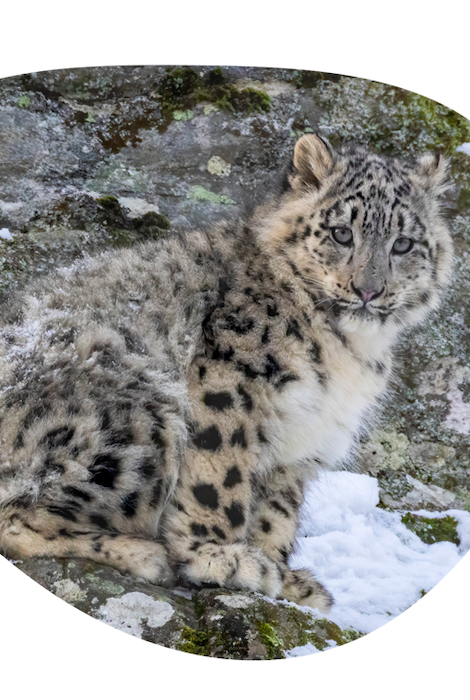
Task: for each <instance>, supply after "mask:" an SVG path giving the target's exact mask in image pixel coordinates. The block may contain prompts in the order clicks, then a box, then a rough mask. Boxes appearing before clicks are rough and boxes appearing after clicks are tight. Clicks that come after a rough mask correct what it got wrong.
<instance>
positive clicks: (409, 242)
mask: <svg viewBox="0 0 470 700" xmlns="http://www.w3.org/2000/svg"><path fill="white" fill-rule="evenodd" d="M413 246H414V240H413V239H412V238H405V237H404V236H400V238H397V240H396V241H395V243H394V244H393V248H392V252H393V253H396V254H397V255H404V254H405V253H409V252H410V250H411V249H412V247H413Z"/></svg>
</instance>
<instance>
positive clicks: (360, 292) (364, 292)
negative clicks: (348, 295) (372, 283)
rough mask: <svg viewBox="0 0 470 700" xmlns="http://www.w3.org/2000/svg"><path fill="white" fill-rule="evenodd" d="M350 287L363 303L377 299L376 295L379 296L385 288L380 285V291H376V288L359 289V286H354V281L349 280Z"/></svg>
mask: <svg viewBox="0 0 470 700" xmlns="http://www.w3.org/2000/svg"><path fill="white" fill-rule="evenodd" d="M351 287H352V290H353V292H354V293H355V294H357V296H358V297H359V299H361V300H362V301H363V302H364V304H367V303H368V302H369V301H372V299H377V297H379V296H380V295H381V294H382V292H383V291H384V289H385V287H382V289H381V290H380V291H377V290H376V289H361V288H360V287H356V286H355V285H354V282H351Z"/></svg>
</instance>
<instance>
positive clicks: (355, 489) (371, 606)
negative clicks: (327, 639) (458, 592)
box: [289, 472, 470, 632]
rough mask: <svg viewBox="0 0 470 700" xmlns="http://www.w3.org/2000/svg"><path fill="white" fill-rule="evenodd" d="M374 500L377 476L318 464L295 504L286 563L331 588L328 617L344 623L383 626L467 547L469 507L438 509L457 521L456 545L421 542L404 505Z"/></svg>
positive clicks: (369, 627)
mask: <svg viewBox="0 0 470 700" xmlns="http://www.w3.org/2000/svg"><path fill="white" fill-rule="evenodd" d="M378 501H379V487H378V482H377V479H375V478H373V477H370V476H367V475H365V474H351V473H349V472H322V473H320V475H319V478H318V479H317V481H315V482H313V483H312V485H311V487H310V488H309V490H308V491H307V494H306V498H305V502H304V505H303V506H302V509H301V513H300V528H299V536H298V538H297V542H296V548H295V551H294V553H293V555H292V556H291V558H290V562H289V564H290V566H291V568H293V569H299V568H307V569H309V570H311V571H312V573H314V574H315V576H317V577H318V580H319V581H320V582H321V583H323V584H324V585H325V586H326V588H327V589H328V590H329V591H330V592H331V593H332V595H333V597H334V599H335V604H334V606H333V608H332V610H331V612H330V614H329V615H328V618H329V619H330V620H331V621H333V622H335V623H336V624H338V625H339V626H340V627H341V628H343V629H344V628H347V627H353V628H354V629H356V630H359V631H361V632H372V631H373V630H375V629H377V628H378V627H381V626H382V625H383V624H385V623H386V622H388V621H389V620H391V619H393V618H394V617H396V616H397V615H399V614H400V613H402V612H404V611H405V610H406V609H407V608H409V607H410V606H411V605H413V603H415V602H416V601H418V600H419V599H420V597H421V595H422V591H423V590H424V591H425V592H428V591H429V590H430V589H431V588H432V587H433V586H435V585H436V584H437V583H438V582H439V581H440V580H441V579H442V578H443V577H444V576H445V575H446V574H447V573H448V572H449V571H450V570H451V569H452V568H453V567H454V566H455V565H456V564H457V563H458V562H459V561H460V559H461V558H462V556H463V555H464V554H465V552H466V551H467V550H468V549H469V548H470V513H467V512H466V511H460V510H450V511H444V512H440V513H439V517H444V516H445V515H447V514H449V515H452V517H454V518H455V519H456V520H457V521H458V523H459V526H458V533H459V537H460V538H461V545H460V548H457V546H456V545H455V544H452V543H451V542H436V543H434V544H431V545H427V544H425V543H424V542H422V541H421V540H420V538H419V537H418V536H417V535H415V534H414V533H413V532H411V531H410V530H408V529H407V528H406V526H405V525H404V524H403V523H402V522H401V516H402V513H399V512H396V511H395V512H388V511H385V510H383V509H381V508H378V507H377V503H378ZM419 512H420V513H421V514H425V515H427V517H435V516H434V515H433V514H432V515H431V514H429V513H427V512H426V511H419ZM436 517H437V516H436Z"/></svg>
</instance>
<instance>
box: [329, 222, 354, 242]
mask: <svg viewBox="0 0 470 700" xmlns="http://www.w3.org/2000/svg"><path fill="white" fill-rule="evenodd" d="M330 231H331V235H332V237H333V240H334V241H336V243H339V244H340V245H348V246H349V245H351V244H352V242H353V235H352V231H351V229H349V228H347V227H346V226H334V227H333V228H331V229H330Z"/></svg>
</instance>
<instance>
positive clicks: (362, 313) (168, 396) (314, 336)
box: [0, 135, 452, 611]
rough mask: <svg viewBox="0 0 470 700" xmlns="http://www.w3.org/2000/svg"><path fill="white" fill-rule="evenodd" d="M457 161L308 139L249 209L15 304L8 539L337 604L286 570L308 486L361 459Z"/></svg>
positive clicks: (5, 425)
mask: <svg viewBox="0 0 470 700" xmlns="http://www.w3.org/2000/svg"><path fill="white" fill-rule="evenodd" d="M445 168H446V164H445V162H443V161H442V160H441V159H439V158H434V157H433V156H425V157H422V158H421V159H419V160H417V161H415V162H413V163H407V162H402V161H399V160H392V159H388V158H385V157H383V156H377V155H373V154H371V153H369V152H367V151H365V150H364V149H362V148H344V149H342V150H339V151H337V152H333V151H332V149H331V148H330V146H329V145H328V143H327V142H325V141H324V140H323V139H320V138H319V137H317V136H313V135H312V136H305V137H302V139H300V140H299V141H298V143H297V145H296V148H295V152H294V158H293V164H292V167H291V169H290V171H289V173H288V175H287V178H286V181H285V182H286V187H285V188H284V192H283V193H282V194H277V195H276V197H275V199H274V200H273V201H272V202H270V203H268V204H267V205H265V206H263V207H261V208H260V209H259V210H258V211H257V212H256V214H255V216H254V218H253V219H252V220H251V221H249V222H248V223H243V222H241V223H239V224H236V225H234V226H231V225H229V224H226V223H221V224H220V225H218V226H217V227H215V228H213V229H212V230H211V231H209V232H208V233H201V232H193V233H191V234H188V235H181V236H174V237H172V238H170V239H168V240H166V241H163V242H159V243H155V242H152V243H149V244H147V245H145V246H142V247H140V248H135V249H134V250H124V251H119V252H113V253H108V254H107V255H104V256H102V257H99V258H96V259H92V260H88V261H86V262H80V263H77V264H76V265H75V266H74V267H72V268H69V269H63V270H59V271H58V272H56V273H55V274H54V275H51V276H50V277H47V278H45V279H42V280H40V281H37V282H36V283H35V284H33V285H32V286H30V287H29V288H28V289H26V290H25V291H24V292H23V293H22V294H21V295H19V296H17V297H15V298H14V299H12V300H9V302H8V304H7V305H5V306H4V308H3V312H2V313H3V330H2V333H1V348H0V353H1V354H0V383H1V386H2V393H1V409H0V410H1V416H0V417H1V425H0V441H1V462H0V505H1V511H0V546H1V547H2V548H3V551H4V552H6V553H7V554H9V555H11V556H16V557H18V556H20V557H21V556H30V555H53V556H59V557H61V556H79V557H85V558H88V559H92V560H94V561H98V562H103V563H107V564H110V565H112V566H115V567H117V568H118V569H120V570H121V571H128V572H130V573H132V574H134V575H138V576H142V577H144V578H146V579H148V580H151V581H155V582H158V583H161V584H166V585H170V584H171V582H172V581H174V580H175V579H176V578H177V579H179V580H182V581H186V582H190V583H192V584H197V585H205V584H209V585H214V584H216V585H220V586H227V587H232V588H241V589H249V590H254V591H260V592H263V593H265V594H267V595H269V596H273V597H287V598H289V599H291V600H294V601H296V602H298V603H303V604H309V605H313V606H316V607H319V608H320V609H322V610H325V611H326V610H327V609H328V608H329V606H330V605H331V603H332V598H331V596H330V594H329V593H328V592H327V591H326V590H325V589H324V588H323V587H322V586H321V584H320V583H318V582H317V581H316V580H315V578H314V577H313V575H312V573H311V572H309V571H306V570H301V571H297V572H292V571H290V570H289V568H288V559H289V555H290V553H291V552H292V549H293V546H294V541H295V533H296V528H297V518H298V511H299V507H300V505H301V503H302V500H303V493H304V488H305V484H306V482H307V481H308V480H309V479H311V478H313V477H314V476H315V473H316V471H317V469H318V468H319V467H329V468H331V467H334V465H335V464H337V463H338V462H341V461H343V460H345V459H346V458H347V457H348V455H349V454H350V452H351V448H352V447H353V445H354V442H355V440H356V439H357V437H358V435H360V433H361V431H363V430H364V426H365V425H366V424H367V420H368V418H369V417H370V415H371V413H372V411H373V409H374V407H375V406H376V405H377V403H378V401H379V399H380V396H381V395H382V394H383V392H384V390H385V388H386V383H387V379H388V377H389V375H390V372H391V354H390V353H391V349H392V347H393V344H394V343H395V342H396V340H397V338H398V335H399V333H400V331H401V330H402V329H404V328H408V327H409V326H411V325H413V324H415V323H417V322H419V321H421V320H423V319H424V318H425V316H426V314H427V313H428V312H429V311H430V310H431V309H432V308H434V307H435V306H436V305H437V303H438V300H439V297H440V295H441V293H442V290H443V289H444V287H445V285H446V283H447V280H448V278H449V274H450V267H451V258H452V246H451V241H450V237H449V234H448V232H447V229H446V227H445V225H444V223H443V220H442V218H441V216H440V214H439V195H440V194H441V192H442V190H443V188H444V178H445ZM410 241H411V243H410ZM408 248H409V249H408Z"/></svg>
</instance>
